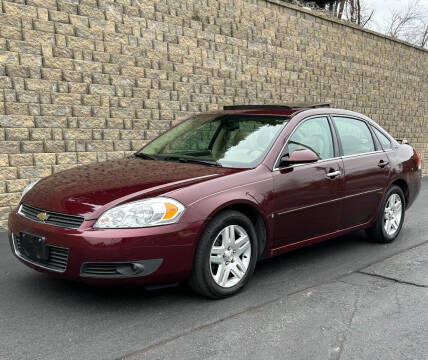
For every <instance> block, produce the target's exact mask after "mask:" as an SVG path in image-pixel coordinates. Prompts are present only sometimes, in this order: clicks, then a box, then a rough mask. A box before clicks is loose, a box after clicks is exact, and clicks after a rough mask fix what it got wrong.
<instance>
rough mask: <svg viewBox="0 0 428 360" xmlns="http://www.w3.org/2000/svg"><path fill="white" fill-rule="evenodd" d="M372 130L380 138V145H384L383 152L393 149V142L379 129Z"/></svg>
mask: <svg viewBox="0 0 428 360" xmlns="http://www.w3.org/2000/svg"><path fill="white" fill-rule="evenodd" d="M372 129H373V131H374V133H375V135H376V137H377V138H378V140H379V142H380V144H381V145H382V149H383V150H389V149H392V144H391V140H389V139H388V138H387V137H386V136H385V135H384V134H383V133H382V132H380V131H379V130H378V129H376V128H375V127H373V126H372Z"/></svg>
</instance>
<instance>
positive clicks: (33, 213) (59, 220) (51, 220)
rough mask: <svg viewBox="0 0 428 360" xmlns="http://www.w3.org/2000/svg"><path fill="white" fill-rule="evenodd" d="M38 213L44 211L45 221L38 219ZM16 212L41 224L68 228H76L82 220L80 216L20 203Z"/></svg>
mask: <svg viewBox="0 0 428 360" xmlns="http://www.w3.org/2000/svg"><path fill="white" fill-rule="evenodd" d="M40 213H46V214H47V215H48V218H47V219H46V220H45V221H42V220H39V218H38V217H37V214H40ZM18 214H20V215H22V216H25V217H26V218H28V219H31V220H34V221H37V222H40V223H43V224H49V225H54V226H60V227H63V228H69V229H78V228H79V227H80V225H82V223H83V220H84V219H83V217H81V216H76V215H68V214H60V213H56V212H53V211H48V210H42V209H38V208H35V207H32V206H29V205H25V204H22V205H21V206H20V207H19V210H18Z"/></svg>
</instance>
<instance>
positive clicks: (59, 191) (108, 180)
mask: <svg viewBox="0 0 428 360" xmlns="http://www.w3.org/2000/svg"><path fill="white" fill-rule="evenodd" d="M239 170H240V169H230V168H221V167H214V166H207V165H199V164H185V163H179V162H170V161H154V160H143V159H139V158H127V159H121V160H112V161H106V162H102V163H95V164H90V165H84V166H79V167H76V168H73V169H69V170H65V171H62V172H59V173H56V174H54V175H51V176H49V177H47V178H44V179H42V180H41V181H40V182H38V183H37V184H36V185H35V186H34V187H33V189H31V190H30V191H29V192H28V193H27V194H26V195H25V196H24V198H23V201H22V202H23V203H25V204H27V205H31V206H34V207H37V208H40V209H44V210H50V211H55V212H60V213H66V214H73V215H82V216H84V217H85V219H87V220H89V219H92V218H96V217H97V216H98V215H99V213H100V212H101V211H104V210H105V209H107V208H109V207H111V206H114V205H117V204H119V203H122V202H125V201H130V200H137V199H141V198H147V197H152V196H158V195H161V194H164V193H166V192H169V191H172V190H176V189H178V188H182V187H185V186H189V185H192V184H196V183H199V182H202V181H206V180H209V179H213V178H215V177H220V176H225V175H228V174H231V173H234V172H237V171H239Z"/></svg>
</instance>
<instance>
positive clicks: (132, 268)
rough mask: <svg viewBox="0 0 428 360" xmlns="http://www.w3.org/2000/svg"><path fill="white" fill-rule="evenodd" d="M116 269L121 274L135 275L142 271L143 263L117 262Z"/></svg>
mask: <svg viewBox="0 0 428 360" xmlns="http://www.w3.org/2000/svg"><path fill="white" fill-rule="evenodd" d="M116 271H117V272H118V273H119V274H121V275H126V276H129V275H137V274H140V273H142V272H143V271H144V265H143V264H140V263H129V264H118V265H117V266H116Z"/></svg>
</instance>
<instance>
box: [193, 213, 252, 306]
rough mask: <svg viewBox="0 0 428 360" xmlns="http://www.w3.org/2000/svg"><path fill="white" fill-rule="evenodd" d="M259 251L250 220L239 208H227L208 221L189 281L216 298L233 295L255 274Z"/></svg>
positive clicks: (198, 289) (196, 289) (197, 290)
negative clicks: (237, 209) (232, 209)
mask: <svg viewBox="0 0 428 360" xmlns="http://www.w3.org/2000/svg"><path fill="white" fill-rule="evenodd" d="M257 254H258V243H257V236H256V231H255V229H254V225H253V224H252V223H251V221H250V220H249V219H248V218H247V217H246V216H245V215H244V214H242V213H240V212H237V211H231V210H228V211H224V212H223V213H221V214H219V215H218V216H216V217H215V218H214V219H213V220H212V221H211V222H210V223H209V224H208V226H207V227H206V229H205V230H204V233H203V235H202V237H201V239H200V240H199V244H198V247H197V249H196V253H195V260H194V264H193V270H192V274H191V276H190V279H189V284H190V286H191V287H192V289H193V290H194V291H196V292H198V293H199V294H202V295H205V296H207V297H210V298H213V299H218V298H224V297H227V296H231V295H234V294H236V293H237V292H238V291H239V290H240V289H242V287H243V286H244V285H245V284H246V283H247V282H248V280H249V279H250V277H251V275H252V274H253V271H254V268H255V266H256V262H257Z"/></svg>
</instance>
